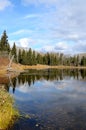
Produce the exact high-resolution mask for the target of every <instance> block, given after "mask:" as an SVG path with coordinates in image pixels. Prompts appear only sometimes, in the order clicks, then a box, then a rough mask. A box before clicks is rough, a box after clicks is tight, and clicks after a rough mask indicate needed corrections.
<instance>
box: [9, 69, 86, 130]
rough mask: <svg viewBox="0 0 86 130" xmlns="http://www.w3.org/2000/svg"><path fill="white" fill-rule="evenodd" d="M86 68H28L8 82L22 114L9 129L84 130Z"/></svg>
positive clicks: (85, 119) (85, 122) (85, 118)
mask: <svg viewBox="0 0 86 130" xmlns="http://www.w3.org/2000/svg"><path fill="white" fill-rule="evenodd" d="M85 76H86V70H56V69H52V70H41V71H37V70H28V71H27V72H26V73H22V74H21V75H19V76H18V77H16V78H14V79H13V80H12V81H10V84H9V88H8V89H9V92H10V93H11V94H12V95H13V96H14V98H15V106H16V107H17V108H18V110H19V112H20V114H21V117H20V118H19V119H18V121H17V122H16V123H15V124H14V126H13V127H12V128H11V129H9V130H86V77H85Z"/></svg>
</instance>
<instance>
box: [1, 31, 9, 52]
mask: <svg viewBox="0 0 86 130" xmlns="http://www.w3.org/2000/svg"><path fill="white" fill-rule="evenodd" d="M0 50H2V51H7V52H8V51H9V50H10V46H9V44H8V36H7V34H6V31H4V32H3V34H2V37H1V40H0Z"/></svg>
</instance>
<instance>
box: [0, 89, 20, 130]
mask: <svg viewBox="0 0 86 130" xmlns="http://www.w3.org/2000/svg"><path fill="white" fill-rule="evenodd" d="M0 87H1V88H0V129H6V128H7V127H8V126H10V125H12V124H13V123H14V118H15V117H17V116H18V115H19V113H18V111H17V110H16V109H14V108H13V98H12V97H11V96H10V94H9V93H8V92H7V91H6V90H5V89H3V88H2V87H3V86H0Z"/></svg>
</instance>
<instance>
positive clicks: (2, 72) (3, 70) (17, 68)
mask: <svg viewBox="0 0 86 130" xmlns="http://www.w3.org/2000/svg"><path fill="white" fill-rule="evenodd" d="M48 68H56V69H86V66H60V65H59V66H48V65H40V64H38V65H32V66H28V65H21V64H16V63H13V64H12V69H13V73H12V72H11V73H12V74H13V75H14V76H15V74H16V72H17V73H20V72H22V71H24V70H25V69H38V70H40V69H48ZM7 73H8V72H7V66H1V67H0V77H2V76H3V75H5V74H7Z"/></svg>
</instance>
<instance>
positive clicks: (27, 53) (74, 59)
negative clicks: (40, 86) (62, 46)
mask: <svg viewBox="0 0 86 130" xmlns="http://www.w3.org/2000/svg"><path fill="white" fill-rule="evenodd" d="M1 54H7V55H9V54H11V55H14V62H16V63H20V64H23V65H37V64H43V65H50V66H57V65H64V66H86V56H82V57H81V56H80V54H77V55H72V56H71V55H65V54H63V53H58V52H57V53H54V52H47V53H42V52H37V51H35V50H32V49H31V48H28V49H27V50H26V49H21V48H17V46H16V43H13V46H12V47H10V43H9V41H8V36H7V33H6V31H4V32H3V34H2V36H1V38H0V55H1Z"/></svg>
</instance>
